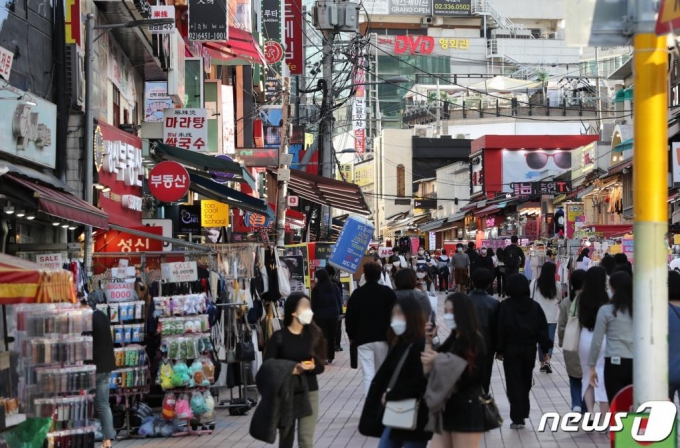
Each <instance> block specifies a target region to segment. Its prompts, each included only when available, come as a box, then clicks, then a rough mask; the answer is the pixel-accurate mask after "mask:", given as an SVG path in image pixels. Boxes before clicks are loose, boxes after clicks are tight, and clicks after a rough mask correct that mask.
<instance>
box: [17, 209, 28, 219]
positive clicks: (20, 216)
mask: <svg viewBox="0 0 680 448" xmlns="http://www.w3.org/2000/svg"><path fill="white" fill-rule="evenodd" d="M24 216H26V213H25V212H24V211H23V210H19V211H18V212H17V218H23V217H24Z"/></svg>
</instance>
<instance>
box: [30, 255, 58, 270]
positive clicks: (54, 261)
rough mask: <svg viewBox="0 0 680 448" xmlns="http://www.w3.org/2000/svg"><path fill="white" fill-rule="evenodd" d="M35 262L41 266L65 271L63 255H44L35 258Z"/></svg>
mask: <svg viewBox="0 0 680 448" xmlns="http://www.w3.org/2000/svg"><path fill="white" fill-rule="evenodd" d="M35 262H36V263H38V264H39V265H40V266H42V267H44V268H49V269H63V267H64V262H63V261H62V258H61V254H42V255H36V256H35Z"/></svg>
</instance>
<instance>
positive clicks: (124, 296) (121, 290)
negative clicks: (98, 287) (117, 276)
mask: <svg viewBox="0 0 680 448" xmlns="http://www.w3.org/2000/svg"><path fill="white" fill-rule="evenodd" d="M104 294H105V295H106V300H107V301H109V302H129V301H131V300H134V299H135V297H134V295H135V282H134V279H132V281H126V280H115V281H110V282H108V283H107V284H106V287H105V289H104Z"/></svg>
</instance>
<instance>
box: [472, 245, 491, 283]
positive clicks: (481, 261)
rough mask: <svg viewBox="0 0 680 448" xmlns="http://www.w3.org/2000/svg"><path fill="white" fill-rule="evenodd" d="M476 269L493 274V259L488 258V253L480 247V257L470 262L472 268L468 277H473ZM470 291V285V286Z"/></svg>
mask: <svg viewBox="0 0 680 448" xmlns="http://www.w3.org/2000/svg"><path fill="white" fill-rule="evenodd" d="M477 269H486V270H488V271H489V272H493V270H494V266H493V258H491V257H489V252H488V251H487V250H486V248H484V247H482V250H481V251H480V255H479V256H478V257H477V258H476V259H475V261H473V262H472V267H471V268H470V275H471V276H472V275H474V273H475V271H476V270H477ZM470 286H471V288H470V289H472V285H470Z"/></svg>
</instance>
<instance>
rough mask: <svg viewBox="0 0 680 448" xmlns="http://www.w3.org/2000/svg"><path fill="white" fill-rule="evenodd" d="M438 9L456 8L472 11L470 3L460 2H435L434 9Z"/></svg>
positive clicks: (457, 9)
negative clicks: (462, 3)
mask: <svg viewBox="0 0 680 448" xmlns="http://www.w3.org/2000/svg"><path fill="white" fill-rule="evenodd" d="M438 9H450V10H455V11H470V5H461V4H459V3H456V4H451V3H435V4H434V10H435V11H436V10H438Z"/></svg>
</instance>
